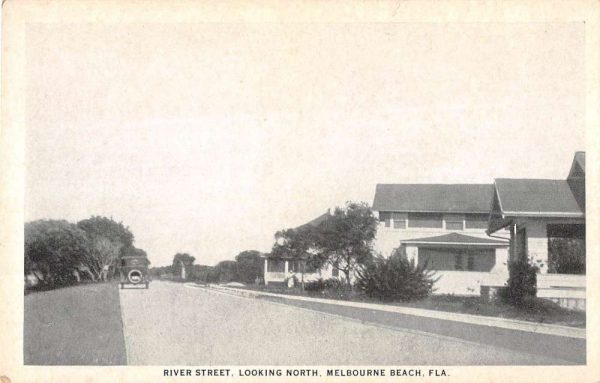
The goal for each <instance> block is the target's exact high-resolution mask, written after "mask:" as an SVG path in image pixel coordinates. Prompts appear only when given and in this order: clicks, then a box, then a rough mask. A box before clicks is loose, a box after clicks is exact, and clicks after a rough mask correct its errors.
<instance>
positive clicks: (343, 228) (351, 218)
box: [312, 202, 378, 286]
mask: <svg viewBox="0 0 600 383" xmlns="http://www.w3.org/2000/svg"><path fill="white" fill-rule="evenodd" d="M377 223H378V222H377V219H376V218H375V216H374V215H373V212H372V211H371V209H370V208H369V205H367V204H366V203H364V202H347V203H346V206H345V207H344V208H340V207H337V208H336V209H335V211H334V213H333V214H332V215H331V216H330V217H328V218H327V219H326V220H325V221H324V222H322V223H321V224H320V225H319V226H318V228H317V230H314V231H313V234H312V235H314V237H313V238H314V239H313V240H314V244H315V247H316V249H317V252H316V258H317V260H319V261H320V262H322V263H323V264H325V263H328V264H330V265H331V266H332V267H333V268H335V269H337V270H339V271H341V272H342V273H344V275H345V276H346V282H347V283H348V285H349V286H351V285H352V282H351V275H352V274H353V273H354V272H355V270H356V269H357V267H359V266H360V265H364V264H365V263H366V262H368V261H369V260H370V259H371V258H372V251H371V245H372V242H373V239H374V238H375V234H376V232H377Z"/></svg>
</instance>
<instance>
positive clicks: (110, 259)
mask: <svg viewBox="0 0 600 383" xmlns="http://www.w3.org/2000/svg"><path fill="white" fill-rule="evenodd" d="M77 227H78V228H80V229H81V230H83V231H84V232H85V233H86V237H87V241H88V250H89V251H88V252H86V253H85V256H84V257H83V259H82V263H83V264H84V265H85V266H87V267H88V268H89V270H91V272H93V273H94V275H95V276H96V278H97V279H98V280H107V279H108V272H109V270H113V271H114V269H115V267H116V261H117V259H118V258H119V257H120V256H122V255H123V251H124V250H125V249H130V248H133V234H132V233H131V231H130V230H129V229H128V228H127V227H125V226H124V225H123V224H122V223H121V222H116V221H114V220H113V219H112V218H106V217H100V216H92V217H91V218H88V219H84V220H81V221H79V222H77Z"/></svg>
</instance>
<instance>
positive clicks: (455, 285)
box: [433, 271, 508, 296]
mask: <svg viewBox="0 0 600 383" xmlns="http://www.w3.org/2000/svg"><path fill="white" fill-rule="evenodd" d="M435 277H439V280H438V281H437V282H436V283H435V284H434V286H433V288H434V291H433V295H444V294H451V295H465V296H478V295H480V291H481V285H486V286H503V285H504V284H505V283H506V280H507V279H508V274H507V273H506V274H495V273H486V272H477V271H437V272H436V274H435Z"/></svg>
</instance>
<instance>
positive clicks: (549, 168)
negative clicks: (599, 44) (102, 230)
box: [25, 23, 585, 266]
mask: <svg viewBox="0 0 600 383" xmlns="http://www.w3.org/2000/svg"><path fill="white" fill-rule="evenodd" d="M583 32H584V30H583V27H582V25H580V24H566V23H562V24H558V23H557V24H544V23H534V24H518V23H511V24H428V23H414V24H413V23H380V24H376V23H373V24H369V23H353V24H344V23H330V24H327V23H319V24H317V23H315V24H302V23H248V24H231V23H230V24H228V23H202V24H173V23H171V24H169V23H164V24H101V23H96V24H84V23H82V24H58V23H56V24H32V25H30V26H29V27H28V30H27V34H26V38H27V48H28V50H27V68H26V73H27V85H26V89H25V95H26V124H27V126H26V142H25V148H26V192H25V201H26V206H25V214H26V217H25V220H26V221H31V220H35V219H67V220H69V221H72V222H76V221H78V220H80V219H84V218H87V217H89V216H91V215H103V216H108V217H113V218H114V219H115V220H117V221H122V222H123V223H124V224H125V225H127V226H129V228H130V229H131V230H132V232H133V234H134V235H135V244H136V246H138V247H140V248H143V249H144V250H146V251H147V252H148V255H149V257H150V260H151V261H152V263H153V265H154V266H161V265H167V264H170V263H171V261H172V259H173V255H174V254H175V253H177V252H188V253H190V254H192V255H193V256H195V257H196V263H199V264H209V265H210V264H216V263H217V262H219V261H221V260H225V259H233V258H234V257H235V255H236V254H238V253H239V252H241V251H243V250H251V249H255V250H259V251H269V250H270V248H271V246H272V244H273V235H274V233H275V231H277V230H280V229H283V228H289V227H295V226H298V225H301V224H303V223H305V222H307V221H309V220H311V219H313V218H314V217H316V216H318V215H320V214H322V213H323V212H325V211H326V210H327V209H328V208H330V207H334V206H339V205H343V204H344V203H345V202H346V201H348V200H353V201H366V202H368V203H371V202H372V201H373V196H374V191H375V185H376V184H377V183H491V182H493V179H494V178H499V177H513V178H518V177H530V178H558V179H562V178H565V177H566V175H567V174H568V171H569V168H570V164H571V160H572V157H573V154H574V152H575V151H577V150H585V131H584V114H585V109H584V101H585V92H584V85H585V83H584V81H585V78H584V33H583Z"/></svg>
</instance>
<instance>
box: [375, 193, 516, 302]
mask: <svg viewBox="0 0 600 383" xmlns="http://www.w3.org/2000/svg"><path fill="white" fill-rule="evenodd" d="M493 191H494V186H493V185H490V184H379V185H377V186H376V189H375V198H374V201H373V211H374V212H375V214H376V215H377V216H378V217H379V227H378V230H377V236H376V239H375V244H374V248H375V251H377V252H379V253H381V254H382V255H384V256H389V255H390V254H391V253H392V251H394V250H395V249H397V248H402V249H403V250H404V251H405V252H406V255H407V257H408V258H409V259H414V261H415V262H416V263H417V264H419V265H427V268H428V269H430V270H435V271H436V275H437V276H439V277H440V279H439V280H438V282H437V283H436V285H435V286H434V288H435V291H434V294H457V295H479V294H480V287H481V285H482V284H484V285H488V284H494V285H497V284H504V283H505V282H506V280H507V278H508V268H507V261H508V246H509V241H508V238H509V232H508V231H507V230H504V229H501V230H498V232H497V233H496V235H495V236H494V237H490V236H488V235H487V234H486V229H487V228H488V218H489V212H490V200H491V198H492V194H493Z"/></svg>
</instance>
